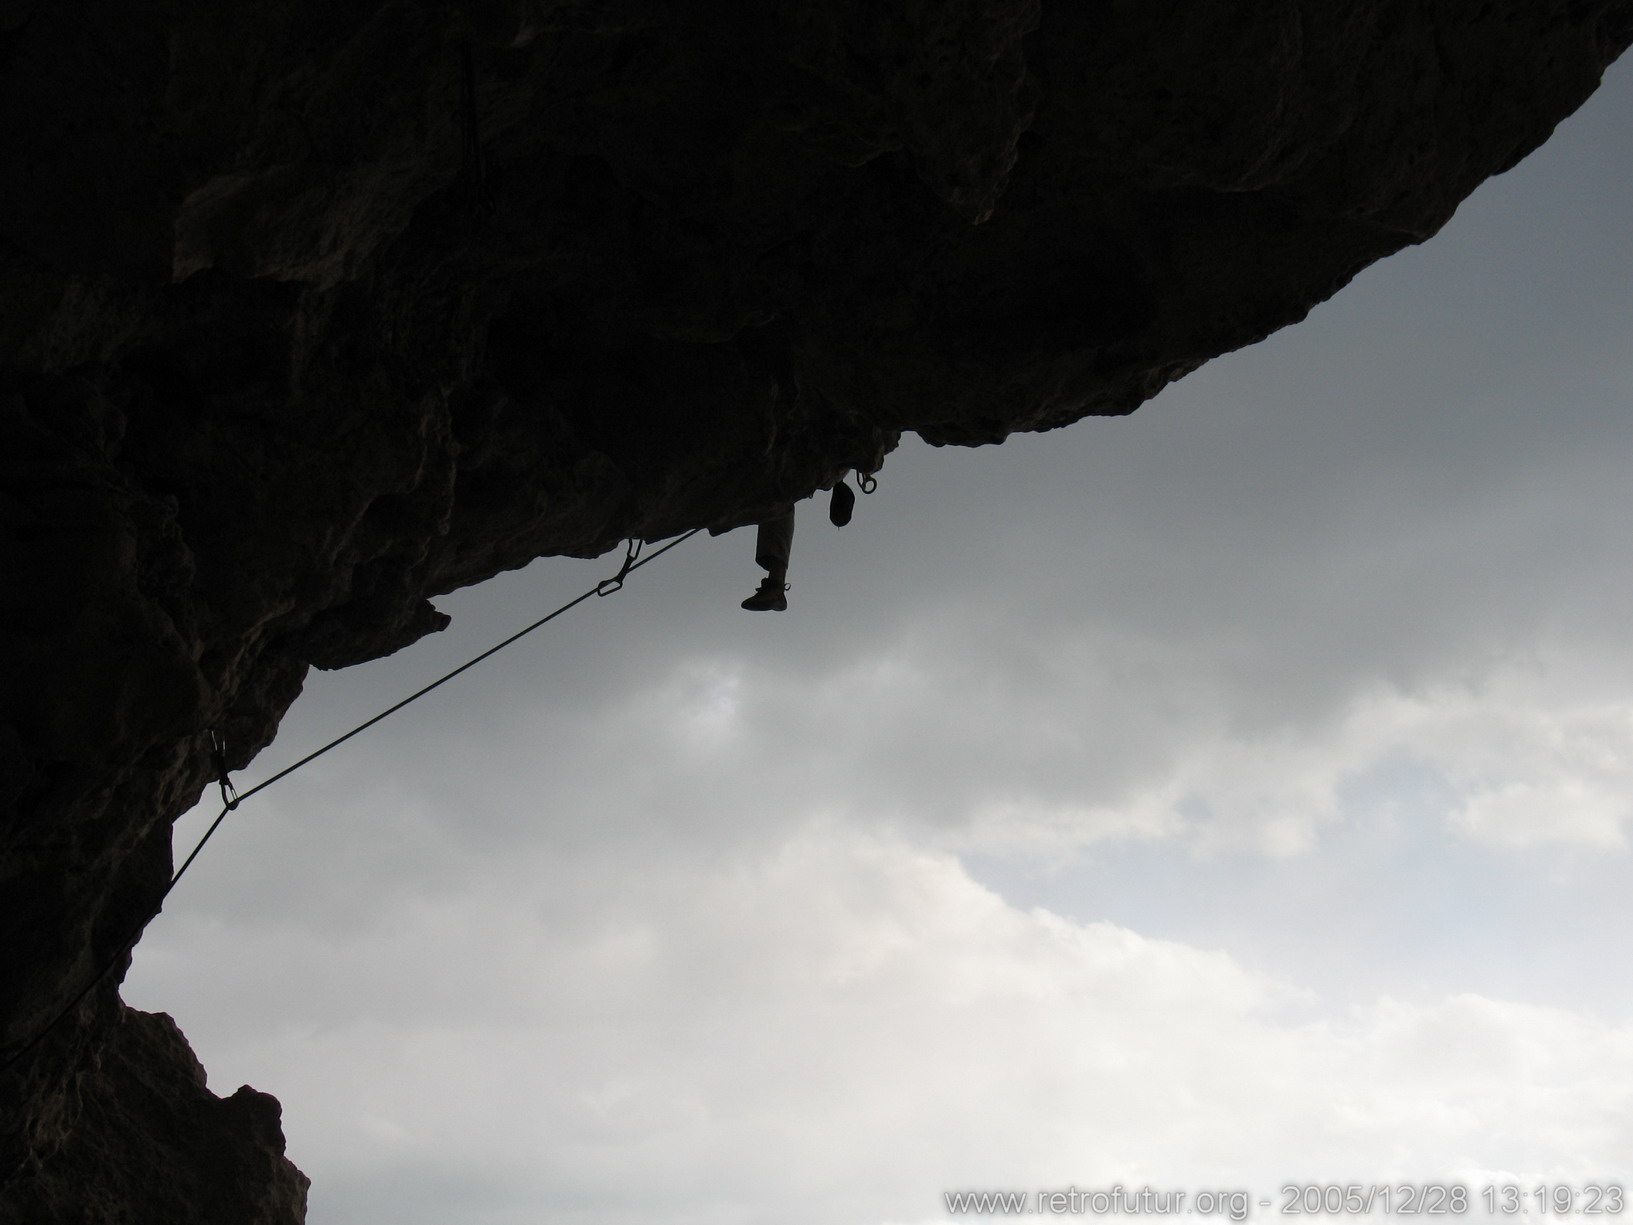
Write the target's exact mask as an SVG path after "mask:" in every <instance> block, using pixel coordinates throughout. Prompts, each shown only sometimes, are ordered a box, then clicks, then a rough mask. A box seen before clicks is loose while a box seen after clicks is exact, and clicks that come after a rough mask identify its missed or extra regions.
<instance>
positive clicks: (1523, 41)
mask: <svg viewBox="0 0 1633 1225" xmlns="http://www.w3.org/2000/svg"><path fill="white" fill-rule="evenodd" d="M1630 39H1633V0H1333V2H1332V3H1327V4H1310V3H1295V2H1294V0H1105V2H1102V3H1094V4H1087V3H1082V4H1073V3H1064V2H1062V0H1049V2H1048V3H1041V4H1040V2H1039V0H938V2H936V3H930V2H929V0H901V2H898V3H894V4H884V5H872V4H865V3H861V2H860V0H800V2H798V3H794V2H792V0H790V2H782V0H771V2H759V3H718V2H715V3H708V4H703V3H690V2H686V0H682V2H680V3H676V2H674V0H661V2H660V0H603V2H601V3H593V4H592V3H584V2H581V0H466V2H465V3H463V4H460V5H453V4H438V3H431V2H430V0H389V2H379V0H367V2H365V3H358V4H337V3H334V2H333V0H321V2H320V0H267V2H266V3H260V4H255V5H249V4H243V5H222V4H219V3H203V2H202V0H164V2H161V0H104V2H103V3H98V4H91V3H88V2H87V0H54V2H53V3H49V4H46V3H36V2H32V0H11V2H9V3H3V4H0V267H3V276H0V472H3V474H4V486H3V488H4V501H3V502H0V513H3V515H4V530H3V533H0V541H3V544H0V548H3V552H0V697H3V702H0V809H3V817H0V1044H13V1045H15V1044H16V1043H19V1042H22V1041H26V1040H27V1039H28V1038H29V1037H30V1036H31V1035H33V1034H35V1033H37V1032H38V1031H39V1029H40V1028H41V1027H42V1026H43V1025H45V1023H46V1022H47V1021H49V1020H50V1019H51V1018H52V1017H53V1016H54V1015H56V1014H57V1013H58V1012H59V1011H60V1010H61V1009H62V1008H63V1007H64V1005H65V1004H66V1003H67V1002H68V1001H69V1000H71V999H72V998H73V996H74V995H75V993H76V992H77V991H79V990H80V988H81V987H82V985H83V984H84V983H85V982H87V981H88V980H89V978H90V976H91V975H93V974H94V973H95V971H96V970H97V968H98V967H99V966H101V965H102V964H103V963H104V962H106V961H107V960H108V959H109V958H111V957H114V956H116V955H117V953H118V950H119V949H120V946H121V942H122V941H123V940H124V938H125V937H126V935H127V934H128V933H129V931H130V930H131V929H132V928H133V926H134V925H136V924H138V923H140V922H141V920H142V919H143V917H144V916H145V915H147V914H148V913H149V911H150V910H151V908H152V905H153V904H154V901H155V899H156V898H157V897H158V896H159V894H160V893H161V891H162V889H163V887H164V884H165V882H166V880H167V879H168V873H169V868H170V823H171V821H172V820H173V819H174V818H175V817H176V816H177V815H178V814H179V813H181V812H182V811H184V810H185V809H186V808H187V807H189V806H190V805H191V804H192V802H193V801H194V800H195V799H196V798H197V797H198V795H199V794H200V792H201V790H202V789H203V788H204V787H205V786H206V785H207V784H208V782H209V781H210V767H209V736H208V733H209V732H210V730H211V729H216V730H219V731H220V733H221V734H222V735H223V736H224V737H225V738H226V741H227V743H228V745H229V755H230V760H231V764H232V765H233V766H234V768H240V767H242V766H243V765H244V764H246V763H247V762H248V761H249V760H250V758H251V757H253V756H254V754H255V753H256V752H257V751H259V750H260V749H261V748H262V747H264V746H265V745H266V744H267V743H268V742H269V741H270V740H271V738H272V736H273V733H274V731H275V730H276V727H277V724H278V719H279V718H280V716H281V715H282V713H283V712H284V710H285V709H286V708H287V707H288V705H289V703H290V702H291V701H293V700H294V698H295V696H296V695H297V694H298V693H299V691H300V687H301V682H302V677H303V675H304V674H305V672H306V669H307V668H308V667H310V666H314V665H315V666H317V667H320V668H338V667H343V666H346V665H348V664H353V663H357V662H359V661H362V660H366V659H370V658H374V657H377V656H379V655H383V654H387V653H389V652H391V651H394V650H396V649H397V648H399V647H401V646H403V645H405V644H407V643H409V642H412V641H414V640H415V639H416V638H418V637H419V636H421V635H423V634H425V633H428V632H431V631H433V630H436V629H438V628H440V626H441V624H442V618H441V617H440V615H439V614H437V613H436V612H435V611H434V610H433V609H432V608H431V606H430V605H429V603H428V602H427V598H428V597H430V596H434V595H436V594H438V593H442V592H447V591H450V590H452V589H454V588H456V587H460V586H462V585H465V584H468V583H474V582H478V581H480V580H482V579H484V578H486V577H488V576H490V575H492V574H494V573H496V572H498V571H501V570H504V569H507V568H513V567H517V566H521V565H524V564H526V563H527V562H529V561H531V560H532V559H534V558H536V557H539V556H549V555H563V554H567V555H574V556H593V555H598V554H600V553H602V552H604V551H606V550H608V549H609V548H611V547H613V546H614V545H615V544H616V543H617V542H618V541H619V540H620V539H621V538H623V537H628V536H642V537H645V538H648V539H658V538H662V537H666V536H669V535H673V534H675V533H677V532H679V531H682V530H686V529H689V528H692V527H697V526H702V525H708V526H712V527H716V528H722V527H727V526H733V525H739V524H747V523H752V522H756V521H758V520H759V519H761V518H763V517H764V516H765V515H766V514H768V513H770V512H771V510H772V509H773V508H775V507H777V506H780V505H784V504H786V503H788V502H789V501H792V500H796V499H799V498H802V497H805V496H807V495H809V494H810V493H812V492H813V491H814V490H816V489H818V488H826V487H829V486H831V485H832V484H833V482H834V481H835V480H836V479H838V478H839V477H840V475H841V474H842V473H843V472H844V471H846V470H847V469H852V468H856V469H860V470H862V471H873V470H875V469H877V468H878V467H879V466H880V464H881V462H882V461H883V459H884V456H885V455H886V454H887V453H888V452H889V451H890V450H891V448H892V447H893V446H894V445H895V443H896V441H897V439H898V438H899V436H900V434H901V433H902V432H903V431H916V432H917V433H919V434H920V435H922V436H923V437H924V438H926V439H928V440H930V441H931V442H935V443H956V444H962V445H976V444H982V443H995V442H1000V441H1002V440H1003V438H1004V437H1005V436H1006V435H1007V434H1009V433H1011V432H1013V431H1016V430H1042V429H1052V428H1055V427H1058V426H1062V425H1066V424H1069V423H1071V422H1073V421H1076V420H1078V419H1079V418H1081V417H1084V416H1088V415H1106V414H1121V413H1127V412H1130V411H1132V410H1133V409H1134V408H1136V407H1137V406H1138V405H1139V404H1140V403H1141V402H1143V401H1144V400H1146V399H1148V398H1150V397H1151V396H1153V395H1155V394H1156V393H1157V392H1158V391H1160V390H1161V389H1162V387H1163V386H1165V385H1166V384H1167V383H1169V382H1171V381H1173V380H1174V379H1176V378H1179V377H1181V376H1183V375H1184V374H1186V373H1187V372H1189V371H1191V370H1193V369H1195V368H1196V367H1197V366H1199V365H1200V364H1201V363H1203V362H1205V361H1207V360H1208V359H1209V358H1211V357H1213V356H1216V355H1217V354H1220V353H1223V352H1226V351H1228V350H1230V349H1234V348H1237V347H1240V346H1242V345H1245V344H1249V343H1252V342H1253V341H1255V340H1258V339H1260V338H1262V337H1264V336H1265V335H1267V334H1269V333H1270V332H1272V331H1274V330H1275V329H1277V328H1280V327H1284V326H1286V325H1287V324H1289V323H1293V322H1295V321H1297V320H1298V319H1300V318H1301V317H1303V315H1304V314H1305V313H1306V312H1307V311H1308V310H1309V309H1310V308H1311V307H1312V306H1313V305H1314V304H1316V303H1318V302H1320V301H1322V300H1323V299H1325V298H1326V297H1328V296H1329V295H1331V294H1332V293H1334V292H1335V291H1336V290H1338V289H1339V288H1340V287H1341V286H1342V285H1343V284H1344V283H1345V282H1346V281H1347V280H1348V279H1349V278H1350V277H1352V276H1354V275H1355V273H1356V272H1358V271H1359V270H1360V269H1361V268H1363V267H1365V266H1366V265H1367V264H1369V263H1371V262H1372V261H1374V260H1376V259H1379V258H1381V257H1382V256H1385V255H1388V254H1389V253H1391V252H1393V251H1395V250H1397V249H1399V248H1400V247H1402V246H1404V245H1407V244H1411V243H1415V242H1420V241H1422V240H1423V239H1425V238H1428V237H1429V236H1431V235H1432V234H1434V233H1435V231H1436V230H1437V229H1438V228H1439V227H1440V226H1441V225H1443V224H1444V223H1445V222H1446V220H1447V219H1448V218H1449V217H1450V216H1451V214H1452V211H1453V210H1454V208H1455V207H1456V206H1457V204H1458V202H1459V201H1460V200H1462V199H1463V198H1464V197H1465V196H1466V195H1467V194H1468V193H1469V192H1470V191H1471V190H1473V188H1474V187H1475V186H1477V185H1478V184H1479V183H1480V182H1481V181H1482V180H1483V179H1485V178H1486V177H1488V176H1489V175H1492V174H1495V173H1498V172H1500V171H1502V170H1505V169H1507V168H1508V167H1510V166H1512V165H1513V164H1514V163H1515V162H1517V161H1518V160H1519V159H1520V158H1522V157H1524V156H1525V155H1526V154H1527V153H1528V152H1530V151H1531V150H1532V149H1533V148H1535V147H1536V146H1537V145H1538V144H1539V143H1540V142H1541V141H1543V140H1544V139H1545V138H1546V137H1547V136H1548V134H1549V133H1550V131H1551V130H1552V128H1553V126H1554V125H1555V124H1556V123H1557V122H1558V121H1559V120H1560V119H1561V118H1563V117H1564V116H1566V115H1568V114H1569V113H1570V112H1571V111H1572V110H1574V109H1575V108H1576V107H1577V106H1578V105H1580V104H1581V102H1582V101H1583V100H1584V99H1585V98H1586V97H1587V96H1588V95H1589V94H1590V93H1591V92H1592V91H1593V89H1594V88H1595V87H1596V85H1597V84H1598V81H1599V78H1600V74H1601V72H1602V70H1603V69H1604V67H1605V66H1606V65H1607V64H1608V63H1609V62H1610V61H1611V60H1612V59H1614V58H1615V57H1616V55H1618V54H1619V53H1620V52H1621V50H1622V49H1623V48H1624V47H1625V46H1626V45H1627V43H1628V42H1629V40H1630ZM467 66H468V67H467ZM721 615H722V616H728V615H729V616H737V615H740V614H738V613H737V611H736V609H735V608H734V607H732V606H731V605H730V604H729V603H728V604H726V605H725V606H723V608H722V614H721ZM118 977H119V974H118V971H117V969H116V972H115V973H114V974H111V975H109V976H108V977H107V978H106V980H104V981H103V982H102V983H101V984H100V985H99V986H98V988H97V989H96V990H94V991H93V992H91V994H90V995H89V996H88V997H87V998H86V999H85V1000H84V1001H83V1003H81V1004H80V1005H78V1006H77V1007H75V1008H74V1009H73V1010H72V1011H71V1012H70V1013H69V1014H68V1016H67V1017H66V1018H65V1019H64V1020H63V1022H62V1024H60V1025H59V1026H57V1027H56V1028H55V1029H54V1030H52V1032H51V1033H50V1035H49V1036H48V1037H47V1038H46V1039H45V1040H44V1041H43V1042H41V1043H40V1044H39V1045H38V1046H37V1047H36V1048H35V1049H33V1050H31V1051H30V1052H29V1053H28V1054H27V1055H26V1056H25V1057H24V1058H22V1059H21V1060H19V1061H18V1062H17V1063H16V1064H15V1065H14V1066H13V1067H11V1068H10V1069H8V1070H6V1071H4V1072H0V1222H5V1223H7V1225H9V1223H11V1222H25V1221H26V1222H30V1223H35V1222H53V1221H80V1220H98V1221H101V1220H108V1221H115V1220H130V1221H164V1222H168V1223H170V1225H186V1223H189V1222H199V1223H201V1225H202V1223H204V1222H209V1223H210V1225H223V1223H230V1222H265V1223H268V1225H271V1223H274V1222H289V1221H295V1220H299V1219H301V1217H302V1215H303V1213H304V1208H303V1205H304V1195H305V1180H304V1178H303V1177H302V1176H301V1175H300V1174H299V1172H298V1171H296V1170H295V1169H294V1167H293V1166H291V1165H289V1163H288V1162H287V1161H285V1160H284V1158H283V1157H282V1145H283V1141H282V1136H281V1134H280V1132H279V1128H278V1121H277V1107H276V1102H275V1101H273V1100H272V1099H270V1098H268V1097H266V1096H265V1095H262V1094H258V1093H255V1092H254V1091H253V1090H250V1089H247V1088H246V1089H241V1090H239V1092H238V1093H236V1094H234V1095H233V1096H231V1097H229V1098H226V1099H220V1098H217V1097H215V1096H214V1095H212V1094H210V1093H209V1092H208V1090H206V1089H205V1087H204V1084H203V1079H202V1073H201V1070H200V1069H199V1067H198V1065H197V1063H196V1062H195V1061H194V1060H193V1058H192V1055H191V1052H190V1051H189V1050H188V1049H187V1047H186V1044H185V1042H184V1041H183V1040H182V1039H181V1037H180V1035H179V1033H178V1031H177V1030H176V1029H175V1028H174V1026H173V1025H172V1024H171V1023H170V1022H169V1020H168V1018H164V1017H160V1016H149V1015H147V1014H142V1013H137V1012H134V1011H131V1010H128V1009H126V1008H125V1007H124V1006H123V1005H122V1004H121V1003H120V1002H119V1000H118V998H117V994H116V981H117V978H118Z"/></svg>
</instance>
